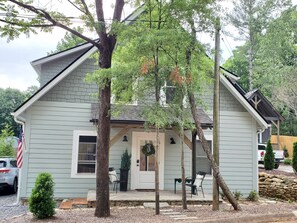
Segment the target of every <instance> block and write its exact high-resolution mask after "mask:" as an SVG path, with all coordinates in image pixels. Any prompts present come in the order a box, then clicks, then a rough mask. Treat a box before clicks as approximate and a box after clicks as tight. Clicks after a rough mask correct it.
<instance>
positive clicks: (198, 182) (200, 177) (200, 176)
mask: <svg viewBox="0 0 297 223" xmlns="http://www.w3.org/2000/svg"><path fill="white" fill-rule="evenodd" d="M205 175H206V172H203V171H198V172H197V174H196V178H195V179H192V182H191V183H190V184H186V186H188V187H190V188H191V197H192V194H197V196H198V189H201V192H202V195H203V198H204V197H205V196H204V191H203V186H202V184H203V181H204V178H205Z"/></svg>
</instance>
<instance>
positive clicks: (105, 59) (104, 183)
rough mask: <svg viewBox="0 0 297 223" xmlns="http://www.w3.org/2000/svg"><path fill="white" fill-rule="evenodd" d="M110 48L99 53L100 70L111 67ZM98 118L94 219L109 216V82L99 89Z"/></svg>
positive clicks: (105, 48) (107, 47) (108, 46)
mask: <svg viewBox="0 0 297 223" xmlns="http://www.w3.org/2000/svg"><path fill="white" fill-rule="evenodd" d="M112 49H113V48H112V47H111V46H110V45H109V44H108V45H107V46H105V47H104V48H103V50H102V51H101V52H100V56H99V66H100V68H101V69H106V68H110V67H111V55H112ZM99 92H100V94H99V116H98V126H97V148H96V158H97V165H96V167H97V168H96V209H95V216H96V217H109V216H110V200H109V175H108V174H109V170H108V167H109V140H110V96H111V81H110V80H106V85H105V87H104V88H102V89H99Z"/></svg>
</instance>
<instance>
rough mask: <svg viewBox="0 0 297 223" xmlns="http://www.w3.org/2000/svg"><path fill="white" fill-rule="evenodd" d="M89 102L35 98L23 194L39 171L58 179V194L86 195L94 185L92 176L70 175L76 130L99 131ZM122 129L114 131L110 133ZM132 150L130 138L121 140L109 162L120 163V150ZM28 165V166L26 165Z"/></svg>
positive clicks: (28, 131) (23, 195) (29, 115)
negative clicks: (91, 120) (77, 176)
mask: <svg viewBox="0 0 297 223" xmlns="http://www.w3.org/2000/svg"><path fill="white" fill-rule="evenodd" d="M90 116H91V105H90V104H74V103H59V102H45V101H39V102H36V103H35V104H34V105H33V106H32V107H31V108H30V110H29V111H28V112H27V119H26V120H27V122H28V123H27V125H26V126H27V127H26V135H25V141H26V152H24V160H25V162H24V168H22V170H23V171H22V172H21V177H22V183H21V185H22V187H21V188H20V197H21V198H28V197H29V196H30V194H31V191H32V189H33V186H34V183H35V180H36V177H37V175H38V173H41V172H49V173H51V174H52V176H53V178H54V181H55V197H56V198H71V197H85V196H86V194H87V192H88V190H89V189H95V176H94V177H93V178H84V179H79V178H71V163H72V142H73V131H74V130H88V131H94V132H96V129H95V127H94V126H93V124H92V123H90V122H89V120H90ZM118 131H119V129H113V130H112V131H111V137H112V136H113V135H115V134H116V133H117V132H118ZM126 148H127V149H128V150H129V152H131V145H130V142H127V143H123V142H120V141H119V142H118V144H115V145H114V146H113V148H112V149H111V152H110V166H113V167H114V168H115V169H119V167H120V158H121V154H122V153H123V151H124V150H125V149H126ZM27 165H28V166H27Z"/></svg>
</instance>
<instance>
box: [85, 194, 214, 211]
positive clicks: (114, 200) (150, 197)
mask: <svg viewBox="0 0 297 223" xmlns="http://www.w3.org/2000/svg"><path fill="white" fill-rule="evenodd" d="M87 202H88V207H95V205H96V191H95V190H89V192H88V196H87ZM152 202H155V192H154V191H137V190H129V191H125V192H123V191H118V192H117V193H116V192H115V191H110V205H111V206H140V205H143V204H144V203H152ZM160 202H161V203H167V204H169V205H181V204H182V193H181V191H180V190H178V191H176V193H174V191H168V190H162V191H160ZM187 203H188V204H191V205H198V204H211V203H212V196H211V195H209V194H205V197H203V195H202V193H201V191H198V196H197V195H192V197H191V194H190V190H187ZM160 206H161V205H160Z"/></svg>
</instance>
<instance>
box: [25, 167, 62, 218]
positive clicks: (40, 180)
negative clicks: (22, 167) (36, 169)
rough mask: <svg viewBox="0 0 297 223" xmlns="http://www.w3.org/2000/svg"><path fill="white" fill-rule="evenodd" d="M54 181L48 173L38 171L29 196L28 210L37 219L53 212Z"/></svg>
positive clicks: (48, 215)
mask: <svg viewBox="0 0 297 223" xmlns="http://www.w3.org/2000/svg"><path fill="white" fill-rule="evenodd" d="M55 206H56V202H55V200H54V181H53V178H52V176H51V174H49V173H40V174H39V175H38V176H37V178H36V181H35V186H34V188H33V190H32V194H31V196H30V197H29V210H30V211H31V212H32V213H33V215H34V216H35V217H37V218H39V219H43V218H49V217H52V216H53V215H54V214H55Z"/></svg>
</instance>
